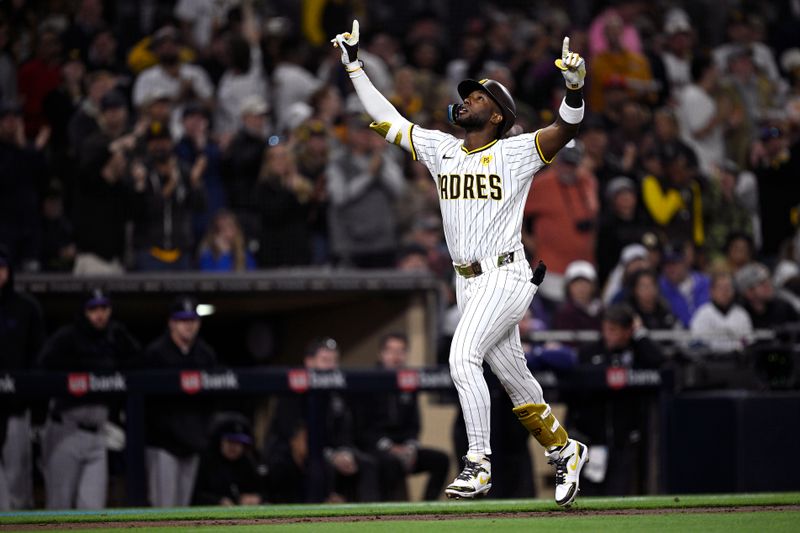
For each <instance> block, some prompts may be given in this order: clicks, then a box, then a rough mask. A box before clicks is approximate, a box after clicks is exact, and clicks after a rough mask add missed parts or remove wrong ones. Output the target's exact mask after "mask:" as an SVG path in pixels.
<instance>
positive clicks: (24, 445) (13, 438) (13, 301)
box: [0, 245, 44, 510]
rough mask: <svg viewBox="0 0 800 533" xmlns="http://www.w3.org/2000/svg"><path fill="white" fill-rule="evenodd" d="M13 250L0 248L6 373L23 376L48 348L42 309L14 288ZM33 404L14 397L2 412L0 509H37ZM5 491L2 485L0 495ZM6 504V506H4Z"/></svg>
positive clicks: (0, 365) (0, 356)
mask: <svg viewBox="0 0 800 533" xmlns="http://www.w3.org/2000/svg"><path fill="white" fill-rule="evenodd" d="M10 259H11V258H10V257H9V255H8V249H7V248H6V247H5V246H3V245H0V346H2V350H0V371H5V372H17V371H25V370H30V369H32V368H34V366H35V365H36V356H37V354H38V353H39V350H40V348H41V347H42V344H43V343H44V318H43V316H42V310H41V308H40V307H39V304H38V303H37V302H36V300H34V299H33V298H31V297H30V296H28V295H27V294H25V293H22V292H19V291H17V290H16V289H15V288H14V268H13V267H12V265H11V263H10ZM30 416H31V415H30V412H29V405H28V402H25V401H23V400H22V399H21V398H16V397H12V398H10V399H7V400H4V401H3V404H2V406H0V424H2V427H0V434H2V435H4V436H5V443H3V442H2V441H0V450H1V452H0V453H1V455H0V478H3V480H4V481H5V490H6V494H5V496H4V495H3V494H0V509H2V510H9V509H30V508H31V507H33V447H32V444H31V440H30V433H31V419H30ZM3 490H4V487H3V483H2V482H0V493H2V492H3ZM3 501H5V502H6V503H5V504H3Z"/></svg>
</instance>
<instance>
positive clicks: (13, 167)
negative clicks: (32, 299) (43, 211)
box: [0, 102, 47, 270]
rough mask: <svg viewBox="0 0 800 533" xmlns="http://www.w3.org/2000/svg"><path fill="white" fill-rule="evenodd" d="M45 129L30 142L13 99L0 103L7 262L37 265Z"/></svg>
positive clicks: (0, 222) (1, 228)
mask: <svg viewBox="0 0 800 533" xmlns="http://www.w3.org/2000/svg"><path fill="white" fill-rule="evenodd" d="M46 132H47V129H46V128H45V129H43V134H42V135H39V136H38V137H37V139H36V141H35V142H34V143H33V144H29V143H28V141H27V140H26V138H25V127H24V125H23V122H22V112H21V109H20V107H19V106H17V105H16V104H14V103H13V102H5V103H0V244H5V245H6V247H7V248H8V254H9V258H10V260H9V261H10V264H11V265H12V266H22V267H23V268H24V269H26V270H36V268H38V258H39V244H40V238H41V234H40V232H41V227H40V219H39V216H38V214H39V195H38V192H37V189H38V188H39V187H40V186H41V182H42V181H43V176H44V168H45V158H44V155H43V153H42V149H43V148H44V145H45V143H46V142H47V138H46V137H47V134H46Z"/></svg>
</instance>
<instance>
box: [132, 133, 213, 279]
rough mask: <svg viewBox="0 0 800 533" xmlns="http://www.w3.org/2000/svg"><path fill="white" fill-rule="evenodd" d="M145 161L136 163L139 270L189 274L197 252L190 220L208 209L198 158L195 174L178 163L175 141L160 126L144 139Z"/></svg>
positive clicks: (202, 168) (201, 160)
mask: <svg viewBox="0 0 800 533" xmlns="http://www.w3.org/2000/svg"><path fill="white" fill-rule="evenodd" d="M146 143H147V154H146V160H145V161H144V162H142V161H136V162H134V163H133V166H132V169H131V173H132V176H133V188H134V196H133V200H132V202H133V208H132V210H133V219H134V234H133V242H134V247H135V249H136V266H137V269H139V270H145V271H153V270H188V269H189V268H190V265H191V259H192V254H193V252H194V235H193V232H192V215H193V214H194V213H201V212H203V211H204V210H205V208H206V191H205V187H204V186H203V173H204V172H205V170H206V167H207V165H208V160H207V159H206V158H205V157H198V158H197V160H196V161H195V163H194V165H193V166H192V167H191V170H189V169H187V167H185V166H184V165H181V164H180V163H179V160H178V158H177V157H176V156H175V153H174V152H173V144H172V138H171V137H170V135H169V132H168V131H167V129H166V127H165V126H163V125H162V124H161V123H159V122H153V123H151V124H150V127H149V128H148V131H147V135H146Z"/></svg>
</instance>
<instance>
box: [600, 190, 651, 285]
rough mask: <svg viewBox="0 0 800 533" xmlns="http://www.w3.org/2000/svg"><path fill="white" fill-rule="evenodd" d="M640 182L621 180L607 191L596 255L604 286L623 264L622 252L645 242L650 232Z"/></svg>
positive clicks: (601, 283)
mask: <svg viewBox="0 0 800 533" xmlns="http://www.w3.org/2000/svg"><path fill="white" fill-rule="evenodd" d="M638 192H639V191H638V187H637V185H636V182H634V181H633V180H632V179H630V178H628V177H626V176H617V177H616V178H614V179H612V180H611V181H609V182H608V185H607V186H606V189H605V199H606V211H605V213H604V214H602V215H601V216H600V223H599V229H598V231H597V246H596V249H595V255H596V257H597V267H598V271H599V282H600V285H601V286H602V285H603V284H605V281H606V280H607V279H608V276H609V275H610V274H611V271H612V270H613V269H614V266H615V265H616V264H617V261H618V260H619V257H620V254H621V253H622V250H623V249H624V248H625V247H626V246H628V245H630V244H634V243H639V242H641V241H642V237H643V236H644V234H645V233H646V232H647V229H648V227H647V220H646V218H645V216H644V213H643V212H642V211H641V210H640V209H639V195H638Z"/></svg>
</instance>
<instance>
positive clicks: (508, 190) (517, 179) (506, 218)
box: [410, 126, 545, 263]
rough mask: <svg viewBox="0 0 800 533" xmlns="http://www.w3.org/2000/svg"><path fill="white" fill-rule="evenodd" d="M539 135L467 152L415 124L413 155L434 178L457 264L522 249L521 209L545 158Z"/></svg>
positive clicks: (455, 142) (442, 135)
mask: <svg viewBox="0 0 800 533" xmlns="http://www.w3.org/2000/svg"><path fill="white" fill-rule="evenodd" d="M537 134H538V132H536V133H526V134H523V135H519V136H517V137H512V138H510V139H501V140H495V141H492V142H491V143H489V144H487V145H486V146H483V147H481V148H478V149H475V150H471V151H468V150H466V149H465V148H464V144H463V141H461V140H460V139H457V138H456V137H453V136H452V135H449V134H447V133H444V132H441V131H436V130H428V129H424V128H420V127H419V126H414V127H412V128H411V136H410V141H411V143H410V144H411V153H412V155H413V156H414V157H415V158H416V159H418V160H419V161H421V162H422V163H424V164H425V166H426V167H428V170H429V171H430V173H431V175H432V176H433V177H434V180H435V181H436V187H437V191H438V194H439V204H440V207H441V210H442V221H443V223H444V233H445V239H446V240H447V246H448V248H449V249H450V255H451V256H452V259H453V262H455V263H470V262H472V261H476V260H480V259H484V258H487V257H493V256H499V255H501V254H503V253H506V252H510V251H513V250H518V249H520V248H521V247H522V243H521V241H520V230H521V228H522V211H523V208H524V206H525V200H526V198H527V196H528V190H529V189H530V185H531V181H532V178H533V175H534V174H535V173H536V172H537V171H538V170H539V169H540V168H542V166H544V164H545V162H544V161H543V159H542V157H541V156H540V154H539V151H538V150H537V144H536V135H537Z"/></svg>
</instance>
